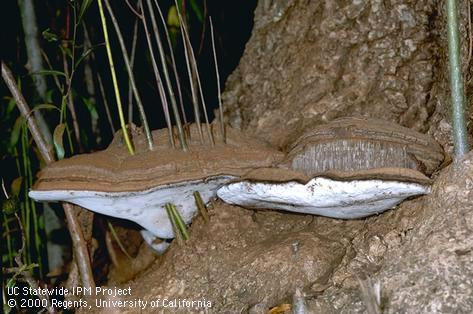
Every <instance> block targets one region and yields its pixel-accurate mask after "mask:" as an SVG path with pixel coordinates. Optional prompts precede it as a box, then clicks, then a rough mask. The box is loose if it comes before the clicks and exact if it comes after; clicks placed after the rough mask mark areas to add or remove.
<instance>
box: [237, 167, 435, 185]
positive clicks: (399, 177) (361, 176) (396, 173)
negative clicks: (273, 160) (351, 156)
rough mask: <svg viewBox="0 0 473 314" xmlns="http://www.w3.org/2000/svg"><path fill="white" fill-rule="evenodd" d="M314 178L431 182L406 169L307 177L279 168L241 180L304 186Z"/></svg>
mask: <svg viewBox="0 0 473 314" xmlns="http://www.w3.org/2000/svg"><path fill="white" fill-rule="evenodd" d="M314 177H324V178H329V179H333V180H338V181H350V180H384V181H401V182H410V183H419V184H423V185H429V184H431V183H432V180H431V179H430V178H428V177H426V176H425V175H423V174H422V173H421V172H419V171H417V170H413V169H408V168H373V169H367V170H357V171H340V170H330V171H326V172H323V173H314V174H313V175H312V176H308V175H306V174H305V173H303V172H301V171H295V170H290V169H281V168H259V169H254V170H251V171H249V172H247V173H245V175H244V176H243V177H242V178H241V179H243V180H245V181H256V182H268V183H279V182H281V183H285V182H299V183H301V184H306V183H307V182H309V181H310V180H311V179H312V178H314Z"/></svg>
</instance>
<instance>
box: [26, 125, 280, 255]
mask: <svg viewBox="0 0 473 314" xmlns="http://www.w3.org/2000/svg"><path fill="white" fill-rule="evenodd" d="M188 131H189V134H188V135H189V136H188V138H189V139H188V142H187V144H188V146H189V151H188V152H183V151H182V150H179V149H173V148H170V147H169V144H168V138H167V130H164V129H163V130H157V131H153V137H154V142H155V147H156V148H155V150H154V151H149V150H148V149H147V144H146V139H145V136H144V135H143V134H133V143H134V145H135V151H136V153H135V155H133V156H132V155H130V154H129V153H128V151H127V150H126V147H125V144H124V143H123V140H122V138H121V136H117V137H116V138H115V139H114V140H113V142H112V143H111V144H110V146H109V147H108V148H107V149H106V150H104V151H100V152H96V153H92V154H84V155H77V156H74V157H71V158H69V159H65V160H61V161H58V162H55V163H54V164H52V165H50V166H48V167H46V168H45V169H44V170H42V171H41V172H40V174H39V178H38V180H37V182H36V184H35V186H34V187H33V189H32V190H31V191H30V192H29V196H30V197H31V198H33V199H35V200H37V201H66V202H71V203H74V204H77V205H80V206H82V207H84V208H87V209H89V210H92V211H94V212H97V213H101V214H105V215H109V216H113V217H117V218H124V219H128V220H131V221H134V222H136V223H138V224H139V225H141V226H142V227H143V228H145V230H146V231H145V232H143V233H142V234H143V237H144V239H145V240H146V241H147V242H148V243H150V244H152V242H153V240H154V238H155V237H159V238H164V239H169V238H173V237H174V232H173V229H172V224H171V222H170V220H169V218H168V215H167V213H166V209H165V205H166V204H167V203H173V204H174V205H176V208H177V210H178V211H179V214H180V215H181V216H182V218H183V220H184V222H185V223H190V222H191V220H192V218H193V217H194V216H195V214H196V213H197V206H196V204H195V200H194V196H193V193H194V192H196V191H197V192H199V193H200V194H201V196H202V199H203V201H204V202H205V203H207V202H208V201H209V200H210V199H211V198H212V197H214V196H215V194H216V190H217V188H219V187H220V186H221V185H222V184H224V183H226V182H228V181H230V180H232V179H236V178H238V177H239V176H240V175H242V174H244V173H245V172H247V171H249V170H252V169H255V168H259V167H271V166H272V165H274V164H276V163H278V162H279V161H280V160H281V159H282V154H281V153H280V152H278V151H276V150H274V149H271V148H269V147H267V146H265V145H263V144H261V143H260V142H258V141H255V140H252V139H248V138H246V137H244V136H242V135H241V134H238V133H236V132H235V131H233V130H232V129H230V128H227V130H226V143H223V140H222V137H221V135H220V134H219V132H218V131H217V128H215V130H214V131H213V133H214V139H215V145H214V146H212V145H211V144H210V141H209V139H206V142H205V143H201V142H200V140H199V135H198V132H197V128H196V125H191V126H190V128H189V130H188ZM135 133H136V132H135ZM154 248H155V249H157V250H159V251H162V250H163V249H164V248H165V247H164V246H163V245H161V246H159V245H158V246H156V245H155V246H154Z"/></svg>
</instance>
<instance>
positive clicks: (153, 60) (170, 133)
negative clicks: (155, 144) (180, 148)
mask: <svg viewBox="0 0 473 314" xmlns="http://www.w3.org/2000/svg"><path fill="white" fill-rule="evenodd" d="M138 6H139V8H140V10H141V15H140V16H139V17H140V19H141V22H142V23H143V29H144V31H145V35H146V43H147V44H148V51H149V54H150V56H151V65H152V66H153V72H154V77H155V79H156V85H157V87H158V93H159V97H160V98H161V104H162V107H163V112H164V119H165V120H166V125H167V128H168V138H169V143H170V144H171V147H172V148H175V143H174V134H173V130H172V125H171V117H170V115H169V107H168V102H167V99H166V93H165V92H164V87H163V81H162V79H161V75H160V74H159V70H158V65H157V64H156V58H155V56H154V49H153V45H152V43H151V36H150V34H149V30H148V25H147V24H146V17H145V10H144V6H143V1H142V0H139V2H138Z"/></svg>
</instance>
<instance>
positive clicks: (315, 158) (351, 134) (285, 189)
mask: <svg viewBox="0 0 473 314" xmlns="http://www.w3.org/2000/svg"><path fill="white" fill-rule="evenodd" d="M443 157H444V155H443V151H442V148H441V147H440V146H439V145H438V144H437V143H436V142H435V140H433V139H431V138H430V137H429V136H427V135H425V134H421V133H418V132H415V131H413V130H410V129H407V128H405V127H401V126H399V125H396V124H394V123H390V122H387V121H382V120H377V119H365V118H342V119H338V120H335V121H332V122H330V123H328V124H325V125H321V126H319V127H316V128H314V129H312V130H310V132H307V133H305V134H303V135H302V136H301V137H300V138H299V139H298V140H296V141H295V142H294V145H293V146H292V148H291V150H290V151H289V153H288V154H287V157H286V159H285V161H284V162H283V163H281V164H280V165H279V168H268V169H258V170H255V171H251V172H249V173H248V174H246V175H245V177H244V178H242V179H239V180H233V181H232V182H229V183H228V184H226V185H225V186H224V187H222V188H221V189H219V190H218V192H217V194H218V196H219V197H220V198H221V199H223V200H224V201H225V202H228V203H231V204H235V205H240V206H243V207H250V208H269V209H281V210H287V211H292V212H299V213H307V214H317V215H322V216H327V217H334V218H345V219H350V218H361V217H365V216H369V215H372V214H376V213H381V212H383V211H385V210H387V209H390V208H393V207H394V206H396V205H397V204H399V203H400V202H401V201H403V200H404V199H406V198H408V197H411V196H415V195H422V194H427V193H429V191H430V187H429V186H430V179H429V178H428V177H426V176H425V175H424V173H426V174H431V173H432V172H433V171H434V170H435V169H436V168H437V167H438V166H439V164H440V163H441V162H442V160H443ZM421 171H422V172H424V173H422V172H421Z"/></svg>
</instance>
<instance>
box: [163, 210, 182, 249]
mask: <svg viewBox="0 0 473 314" xmlns="http://www.w3.org/2000/svg"><path fill="white" fill-rule="evenodd" d="M164 207H165V208H166V213H167V214H168V218H169V221H170V222H171V225H172V230H173V231H174V237H175V238H176V241H177V244H178V245H182V244H183V243H184V240H183V239H182V234H181V232H180V231H179V226H178V225H177V222H176V219H175V218H174V215H173V213H172V207H171V204H170V203H168V204H166V205H165V206H164Z"/></svg>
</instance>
